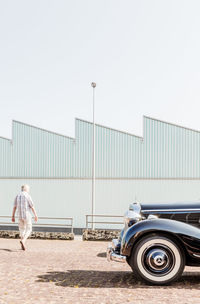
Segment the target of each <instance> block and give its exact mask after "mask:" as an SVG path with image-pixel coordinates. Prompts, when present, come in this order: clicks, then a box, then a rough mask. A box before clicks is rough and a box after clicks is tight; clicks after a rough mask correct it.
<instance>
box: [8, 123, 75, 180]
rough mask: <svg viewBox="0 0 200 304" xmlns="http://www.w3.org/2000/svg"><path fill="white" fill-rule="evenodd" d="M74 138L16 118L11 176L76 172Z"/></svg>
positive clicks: (56, 175) (56, 174) (59, 175)
mask: <svg viewBox="0 0 200 304" xmlns="http://www.w3.org/2000/svg"><path fill="white" fill-rule="evenodd" d="M74 151H75V140H74V139H73V138H69V137H67V136H62V135H59V134H56V133H52V132H48V131H46V130H42V129H39V128H35V127H32V126H29V125H26V124H23V123H20V122H16V121H14V122H13V168H12V176H19V177H72V176H74V161H75V153H74Z"/></svg>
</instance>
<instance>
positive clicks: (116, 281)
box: [37, 270, 200, 290]
mask: <svg viewBox="0 0 200 304" xmlns="http://www.w3.org/2000/svg"><path fill="white" fill-rule="evenodd" d="M37 282H55V284H56V285H57V286H63V287H88V288H130V287H132V288H148V287H149V288H152V286H150V285H147V284H145V283H144V282H141V281H138V280H137V279H136V278H135V276H134V273H133V272H128V271H95V270H94V271H92V270H68V271H66V272H60V271H58V272H47V273H46V274H43V275H39V276H38V280H37ZM157 288H164V289H166V288H184V289H191V288H193V289H198V290H199V289H200V272H184V273H183V275H182V277H181V278H180V279H179V281H177V282H175V283H173V285H172V284H171V285H168V286H161V287H160V286H158V287H157Z"/></svg>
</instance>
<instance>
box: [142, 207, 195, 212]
mask: <svg viewBox="0 0 200 304" xmlns="http://www.w3.org/2000/svg"><path fill="white" fill-rule="evenodd" d="M162 211H169V212H177V211H180V212H182V211H185V212H188V211H191V212H192V211H199V212H200V208H194V209H145V210H141V212H142V213H143V212H162Z"/></svg>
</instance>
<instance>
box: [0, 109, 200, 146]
mask: <svg viewBox="0 0 200 304" xmlns="http://www.w3.org/2000/svg"><path fill="white" fill-rule="evenodd" d="M145 119H150V120H154V121H157V122H161V123H164V124H167V125H171V126H174V127H178V128H181V129H184V130H187V131H192V132H196V133H198V134H200V131H199V130H195V129H192V128H187V127H185V126H182V125H178V124H174V123H171V122H168V121H164V120H161V119H157V118H154V117H150V116H146V115H143V122H144V121H145ZM75 120H77V121H82V122H85V123H88V124H91V125H92V124H93V123H92V122H91V121H88V120H85V119H81V118H77V117H76V118H75ZM14 123H18V124H21V125H25V126H28V127H31V128H35V129H38V130H41V131H44V132H48V133H50V134H54V135H57V136H61V137H65V138H68V139H70V140H73V141H75V140H76V138H75V137H70V136H67V135H63V134H60V133H57V132H53V131H50V130H47V129H43V128H40V127H37V126H34V125H31V124H28V123H25V122H21V121H18V120H12V125H13V124H14ZM95 125H96V126H98V127H101V128H105V129H108V130H111V131H115V132H119V133H122V134H125V135H129V136H134V137H137V138H138V139H141V140H143V139H144V137H141V136H138V135H135V134H133V133H130V132H126V131H122V130H118V129H114V128H111V127H107V126H104V125H101V124H96V123H95ZM143 134H144V129H143ZM0 138H1V139H4V140H8V141H10V142H12V139H10V138H6V137H3V136H0Z"/></svg>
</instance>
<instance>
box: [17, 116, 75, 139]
mask: <svg viewBox="0 0 200 304" xmlns="http://www.w3.org/2000/svg"><path fill="white" fill-rule="evenodd" d="M12 122H13V123H19V124H21V125H25V126H28V127H31V128H35V129H38V130H40V131H44V132H47V133H50V134H54V135H58V136H61V137H65V138H68V139H71V140H75V138H74V137H70V136H67V135H63V134H60V133H56V132H53V131H49V130H47V129H43V128H40V127H36V126H33V125H30V124H27V123H25V122H21V121H17V120H13V121H12Z"/></svg>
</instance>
